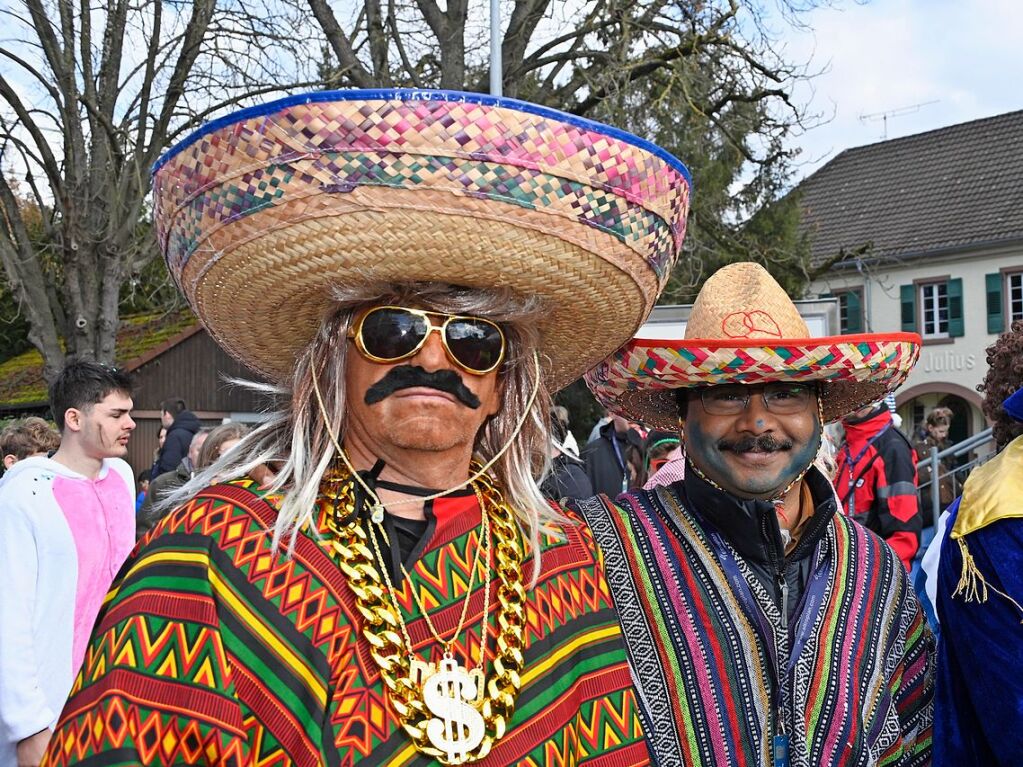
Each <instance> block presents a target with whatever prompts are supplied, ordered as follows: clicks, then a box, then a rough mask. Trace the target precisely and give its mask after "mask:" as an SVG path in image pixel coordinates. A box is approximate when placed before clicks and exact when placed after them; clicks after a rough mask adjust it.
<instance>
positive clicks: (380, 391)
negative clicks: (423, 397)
mask: <svg viewBox="0 0 1023 767" xmlns="http://www.w3.org/2000/svg"><path fill="white" fill-rule="evenodd" d="M417 386H424V387H427V388H430V389H436V390H437V391H442V392H445V393H446V394H451V395H453V396H454V397H455V398H456V399H457V400H458V401H459V402H461V403H462V404H463V405H465V406H466V407H471V408H472V409H473V410H475V409H476V408H478V407H479V406H480V398H479V397H477V396H476V395H475V394H473V393H472V392H471V391H470V390H469V388H468V387H467V386H466V385H465V384H464V383H462V378H461V376H459V375H458V373H456V372H455V371H454V370H436V371H434V372H433V373H429V372H427V371H426V370H424V369H423V368H421V367H419V366H418V365H399V366H398V367H396V368H391V369H390V370H389V371H388V372H387V375H385V376H384V377H383V378H381V379H380V380H379V381H377V382H376V383H375V384H373V385H372V386H370V387H369V389H368V390H367V391H366V397H365V402H366V404H367V405H375V404H376V403H377V402H380V401H381V400H383V399H386V398H387V397H390V396H391V395H392V394H394V393H395V392H396V391H400V390H401V389H413V388H415V387H417Z"/></svg>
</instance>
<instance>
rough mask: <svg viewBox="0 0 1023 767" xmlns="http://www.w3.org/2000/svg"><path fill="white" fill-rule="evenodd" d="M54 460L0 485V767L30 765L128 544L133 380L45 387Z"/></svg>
mask: <svg viewBox="0 0 1023 767" xmlns="http://www.w3.org/2000/svg"><path fill="white" fill-rule="evenodd" d="M50 407H51V408H52V410H53V415H54V420H55V421H56V423H57V427H58V429H60V431H61V444H60V448H58V450H57V452H55V453H54V454H53V456H52V457H49V458H47V457H44V456H38V457H33V458H27V459H25V460H23V461H18V462H17V463H16V464H14V466H13V467H12V468H11V469H10V471H8V472H7V473H6V474H5V475H4V477H3V480H2V481H0V584H2V588H3V593H2V595H0V767H8V765H11V767H13V765H16V764H17V765H35V764H38V762H39V760H40V759H41V758H42V754H43V752H44V751H45V748H46V744H47V743H48V742H49V739H50V735H51V733H52V727H53V726H54V724H55V723H56V721H57V717H58V716H59V714H60V711H61V708H62V707H63V705H64V700H65V698H66V697H67V694H68V692H69V691H70V690H71V685H72V683H73V682H74V678H75V675H76V674H77V673H78V669H79V668H80V667H81V665H82V660H83V657H84V655H85V648H86V645H87V642H88V639H89V634H90V632H91V631H92V624H93V622H94V621H95V619H96V615H97V614H98V613H99V609H100V606H101V604H102V602H103V598H104V596H105V595H106V592H107V589H108V588H109V586H110V584H111V582H112V581H113V579H114V576H115V575H117V571H118V570H119V569H120V567H121V564H122V563H123V562H124V560H125V559H126V558H127V556H128V554H129V553H130V552H131V549H132V547H133V546H134V544H135V483H134V479H133V475H132V472H131V469H130V467H129V466H128V464H127V463H125V461H124V460H122V456H123V455H124V454H125V453H126V452H127V445H128V439H129V437H130V436H131V433H132V430H133V429H134V428H135V422H134V421H133V420H132V418H131V408H132V399H131V381H130V379H129V378H128V377H127V375H125V374H124V373H122V372H120V371H118V370H115V369H114V368H110V367H107V366H105V365H101V364H98V363H95V362H88V361H72V362H69V363H68V365H67V366H66V367H65V368H64V370H63V371H61V373H60V375H59V376H58V377H57V379H56V380H55V381H54V382H53V385H52V386H51V387H50Z"/></svg>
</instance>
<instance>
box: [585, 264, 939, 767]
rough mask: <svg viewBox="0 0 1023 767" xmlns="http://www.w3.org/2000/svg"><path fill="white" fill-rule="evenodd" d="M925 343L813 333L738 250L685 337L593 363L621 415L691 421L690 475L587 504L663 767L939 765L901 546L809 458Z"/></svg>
mask: <svg viewBox="0 0 1023 767" xmlns="http://www.w3.org/2000/svg"><path fill="white" fill-rule="evenodd" d="M919 344H920V339H919V337H918V336H915V335H912V334H904V333H895V334H888V335H861V336H840V337H835V338H810V337H809V333H808V331H807V327H806V324H805V323H804V322H803V320H802V318H801V317H800V316H799V313H798V311H797V310H796V307H795V306H794V304H793V303H792V301H791V300H789V298H788V296H787V295H786V294H785V292H784V291H783V290H782V288H781V287H780V286H779V285H778V284H777V283H776V282H775V281H774V280H773V279H772V278H771V277H770V275H769V274H768V273H767V272H766V270H764V269H763V268H762V267H760V266H758V265H756V264H748V263H742V264H733V265H731V266H727V267H724V268H723V269H721V270H719V271H718V272H717V273H715V274H714V275H713V276H712V277H711V278H710V279H709V280H707V282H706V284H705V285H704V287H703V289H702V290H701V292H700V294H699V296H698V298H697V300H696V303H695V305H694V306H693V310H692V313H691V315H690V318H689V322H688V324H687V325H686V331H685V338H684V340H680V341H668V342H665V341H643V340H634V341H632V342H630V343H629V344H627V345H626V346H624V347H623V348H621V349H620V350H618V351H617V352H615V353H614V354H613V355H611V357H609V358H608V360H606V361H605V362H603V363H601V364H600V365H598V366H597V367H596V368H594V369H593V371H591V372H590V373H589V374H588V375H587V382H588V383H589V385H590V388H591V389H592V390H593V392H594V393H595V394H596V396H597V399H598V400H600V401H601V403H602V404H604V405H605V406H606V407H607V408H608V409H609V410H610V411H611V412H613V413H618V414H620V415H623V416H625V417H627V418H630V419H634V420H638V421H640V422H642V423H644V424H646V425H647V426H650V427H656V428H675V429H679V428H681V430H682V445H683V448H684V451H685V454H686V466H685V472H684V477H683V479H682V480H680V481H677V482H674V483H672V484H670V485H668V486H666V487H657V488H653V489H652V490H649V491H635V492H631V493H629V494H625V495H621V496H619V497H618V498H617V499H616V500H615V501H613V502H612V501H611V500H610V499H608V498H606V497H598V498H595V499H591V500H589V501H584V502H582V503H580V504H579V506H580V508H581V509H582V511H583V512H584V514H585V516H586V519H587V521H588V522H589V524H590V527H591V529H592V530H593V533H594V536H595V538H596V540H597V543H598V544H599V545H600V547H601V548H602V550H603V552H604V556H605V560H606V564H605V568H606V574H607V578H608V583H609V584H610V585H611V593H612V595H613V596H614V600H615V604H616V605H617V607H618V609H619V611H620V616H621V623H622V628H623V632H624V635H625V637H626V641H627V644H628V648H629V660H630V665H631V667H632V672H633V678H634V680H635V682H636V687H637V691H638V694H639V698H640V701H641V702H642V712H643V724H644V727H645V728H646V730H647V733H648V737H649V740H650V743H651V748H652V750H653V751H654V752H655V755H656V757H657V760H658V764H660V765H662V766H664V765H679V766H680V767H681V765H692V764H700V765H739V764H745V765H774V766H776V767H781V766H782V765H803V766H804V767H811V765H812V766H814V767H816V766H817V765H837V764H849V765H868V764H869V765H873V764H890V765H918V764H920V765H922V764H929V762H930V733H931V717H932V678H931V677H932V656H933V639H932V637H931V635H930V632H929V631H928V629H927V626H926V623H925V622H924V619H923V615H922V613H921V610H920V607H919V604H918V603H917V601H916V598H915V596H914V593H913V590H912V588H911V587H910V584H909V582H908V578H907V574H906V570H905V568H904V567H903V566H902V565H901V563H900V562H899V559H898V557H897V556H896V554H895V552H894V551H892V549H891V548H890V547H889V546H888V545H887V544H886V543H885V542H884V541H882V540H881V539H879V538H877V537H876V536H875V535H874V534H873V533H871V532H869V531H867V530H866V529H865V528H863V527H861V526H860V525H858V524H857V523H855V522H852V521H851V520H849V519H848V518H847V517H845V516H844V515H842V514H840V513H837V500H836V497H835V491H834V488H833V487H832V485H831V483H830V481H829V479H828V477H827V476H825V475H824V474H823V473H822V472H821V471H820V470H819V469H817V468H816V467H815V466H814V458H815V455H816V454H817V452H818V449H819V447H820V444H821V439H822V436H821V435H822V431H823V427H824V424H825V423H827V422H829V421H834V420H836V419H838V418H841V417H842V416H843V415H845V414H846V413H849V412H851V411H853V410H855V409H856V408H858V407H861V406H863V404H864V403H868V402H872V401H875V400H879V399H881V398H882V397H883V396H884V395H885V393H886V392H887V391H889V390H891V389H893V388H894V387H895V386H897V385H898V384H899V383H900V382H901V381H902V380H904V378H905V377H906V375H907V374H908V373H909V370H910V368H911V367H912V365H913V363H914V362H915V360H916V358H917V355H918V350H919Z"/></svg>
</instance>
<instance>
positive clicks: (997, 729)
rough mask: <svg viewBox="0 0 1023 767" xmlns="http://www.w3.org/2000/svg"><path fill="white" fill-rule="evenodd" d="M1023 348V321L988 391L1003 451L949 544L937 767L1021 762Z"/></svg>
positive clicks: (963, 500)
mask: <svg viewBox="0 0 1023 767" xmlns="http://www.w3.org/2000/svg"><path fill="white" fill-rule="evenodd" d="M1021 351H1023V322H1016V323H1014V324H1013V327H1012V330H1011V331H1010V332H1009V333H1006V334H1004V335H1003V336H1002V337H1001V338H999V339H998V341H997V342H996V343H995V344H994V345H992V346H991V347H990V348H989V349H988V364H989V366H990V368H989V370H988V374H987V376H986V377H985V379H984V383H983V385H982V386H981V387H980V388H981V390H982V391H984V392H985V403H984V411H985V415H987V416H988V418H989V419H990V420H991V421H992V423H993V424H994V436H995V441H996V442H997V443H998V447H999V453H998V455H997V456H995V457H994V458H993V459H991V460H990V461H989V462H987V463H986V464H984V465H983V466H980V467H978V468H976V469H974V470H973V472H972V473H971V474H970V477H969V479H968V480H967V481H966V484H965V486H964V487H963V494H962V496H961V497H960V498H958V499H957V500H956V501H954V502H953V503H952V505H951V506H950V507H949V512H950V516H949V520H948V527H947V531H946V533H945V537H944V540H943V541H942V544H941V557H940V565H939V568H938V584H937V604H936V608H937V611H938V617H939V619H940V621H941V636H940V640H939V643H938V673H937V689H936V694H935V706H934V765H935V766H936V767H943V766H944V765H949V766H954V767H1008V766H1009V765H1013V766H1015V765H1019V764H1023V356H1021V354H1020V352H1021ZM1009 393H1011V396H1009V397H1007V398H1006V397H1005V395H1006V394H1009Z"/></svg>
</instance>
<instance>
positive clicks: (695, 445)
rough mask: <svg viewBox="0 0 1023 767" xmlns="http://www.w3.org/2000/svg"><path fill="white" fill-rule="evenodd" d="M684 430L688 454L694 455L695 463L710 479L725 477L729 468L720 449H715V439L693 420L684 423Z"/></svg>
mask: <svg viewBox="0 0 1023 767" xmlns="http://www.w3.org/2000/svg"><path fill="white" fill-rule="evenodd" d="M685 432H686V441H687V442H688V443H689V444H688V452H689V455H690V457H692V456H694V455H695V456H696V463H697V464H699V465H700V467H701V468H702V469H703V471H704V472H705V473H707V474H708V475H710V476H711V479H716V478H721V477H727V476H728V474H729V471H730V470H729V468H728V464H727V463H725V459H724V456H723V455H722V454H721V451H720V450H718V449H717V446H716V444H715V442H716V440H714V439H712V438H710V437H708V436H707V434H706V433H704V431H703V429H702V428H700V425H699V424H698V423H696V422H695V421H689V422H687V423H686V430H685Z"/></svg>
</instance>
